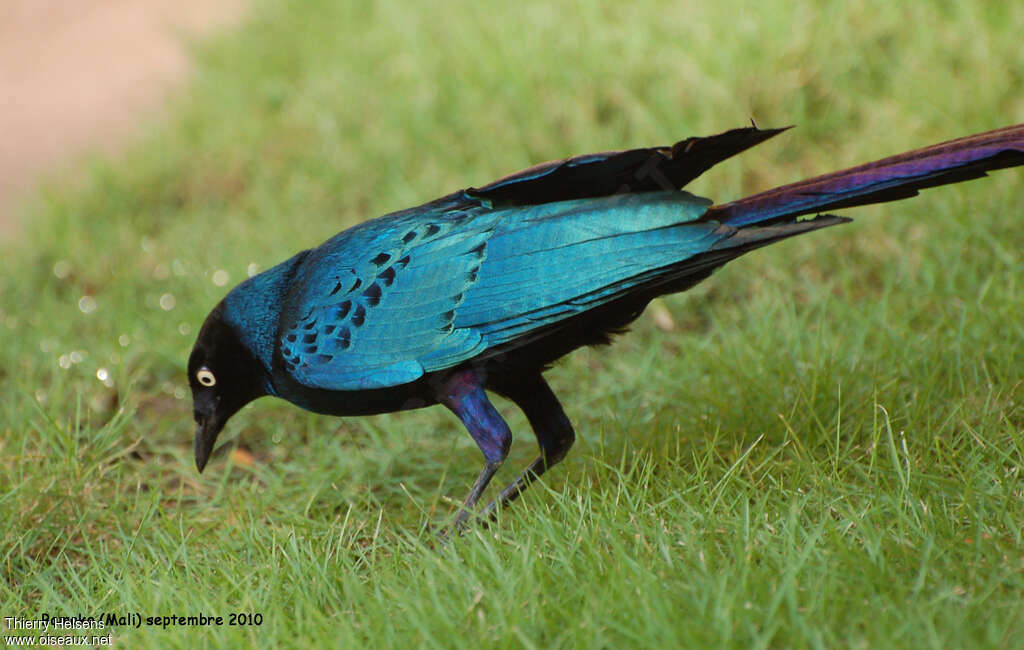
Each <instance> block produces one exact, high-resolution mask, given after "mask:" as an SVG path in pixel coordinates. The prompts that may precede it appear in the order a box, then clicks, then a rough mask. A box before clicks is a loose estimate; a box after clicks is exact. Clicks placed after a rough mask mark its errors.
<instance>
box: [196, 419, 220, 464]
mask: <svg viewBox="0 0 1024 650" xmlns="http://www.w3.org/2000/svg"><path fill="white" fill-rule="evenodd" d="M222 426H223V425H222V424H221V423H220V422H218V421H217V420H215V419H214V418H208V419H204V420H199V424H198V425H197V426H196V442H195V452H196V469H198V470H199V471H200V473H202V471H203V468H204V467H206V461H208V460H209V459H210V453H211V452H212V451H213V444H214V443H215V442H217V434H219V433H220V430H221V428H222Z"/></svg>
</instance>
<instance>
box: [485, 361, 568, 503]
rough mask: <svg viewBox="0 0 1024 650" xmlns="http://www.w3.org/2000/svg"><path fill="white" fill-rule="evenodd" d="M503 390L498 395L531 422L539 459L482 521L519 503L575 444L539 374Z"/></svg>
mask: <svg viewBox="0 0 1024 650" xmlns="http://www.w3.org/2000/svg"><path fill="white" fill-rule="evenodd" d="M502 389H503V390H501V391H500V392H502V393H503V394H504V395H505V396H506V397H508V398H509V399H511V400H512V401H513V402H515V403H516V404H517V405H518V406H519V408H520V409H522V411H523V413H524V414H525V415H526V419H527V420H529V421H530V426H531V427H532V428H533V432H534V434H535V435H536V436H537V445H538V446H539V447H540V455H539V456H537V458H535V459H534V460H533V462H532V463H530V465H529V466H528V467H527V468H526V469H525V470H524V471H523V473H522V474H520V475H519V477H518V478H517V479H516V480H514V481H512V482H511V483H509V484H508V485H506V486H505V489H503V490H502V491H501V494H500V495H499V496H498V498H497V499H495V500H494V501H491V503H490V504H488V506H487V507H486V508H485V509H484V511H483V513H482V515H483V516H482V517H481V518H482V519H483V520H484V521H489V520H490V519H493V518H494V515H495V512H496V511H497V509H498V508H502V507H504V506H506V505H508V504H509V503H511V502H513V501H515V500H516V499H518V498H519V495H520V494H522V493H523V491H524V490H526V488H528V487H529V486H530V484H531V483H533V482H534V481H536V480H537V479H538V478H539V477H540V475H541V474H543V473H544V472H546V471H547V470H549V469H550V468H552V467H554V466H555V465H556V464H558V462H559V461H561V460H562V459H563V458H565V456H566V454H568V453H569V449H570V448H571V447H572V445H573V442H575V440H576V433H575V432H574V431H573V429H572V423H570V422H569V418H568V417H566V415H565V411H563V410H562V405H561V404H559V402H558V398H557V397H555V394H554V393H553V392H551V387H550V386H548V383H547V382H546V381H544V377H542V376H541V375H540V373H537V374H536V375H535V376H533V377H531V378H529V379H527V380H524V381H521V382H517V383H516V385H514V386H503V387H502Z"/></svg>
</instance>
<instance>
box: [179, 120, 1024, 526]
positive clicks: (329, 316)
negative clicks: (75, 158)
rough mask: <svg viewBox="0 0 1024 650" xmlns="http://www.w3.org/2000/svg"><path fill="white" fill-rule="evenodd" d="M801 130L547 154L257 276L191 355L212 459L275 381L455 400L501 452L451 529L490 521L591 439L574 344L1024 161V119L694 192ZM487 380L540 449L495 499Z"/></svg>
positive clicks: (300, 400)
mask: <svg viewBox="0 0 1024 650" xmlns="http://www.w3.org/2000/svg"><path fill="white" fill-rule="evenodd" d="M788 128H790V127H785V128H777V129H762V128H759V127H757V125H756V124H754V123H753V122H751V126H749V127H742V128H736V129H732V130H728V131H725V132H723V133H719V134H717V135H712V136H707V137H690V138H687V139H684V140H681V141H679V142H676V143H675V144H673V145H671V146H657V147H648V148H639V149H628V150H621V151H610V152H603V153H593V154H587V155H581V156H576V157H572V158H566V159H563V160H558V161H553V162H548V163H543V164H540V165H536V166H533V167H530V168H528V169H525V170H522V171H519V172H516V173H513V174H511V175H509V176H505V177H503V178H500V179H498V180H496V181H493V182H491V183H489V184H487V185H484V186H482V187H469V188H467V189H463V190H459V191H456V192H453V193H451V194H448V195H447V196H444V197H442V198H439V199H436V200H433V201H430V202H428V203H424V204H423V205H420V206H418V207H413V208H409V209H405V210H401V211H398V212H394V213H391V214H387V215H385V216H382V217H378V218H376V219H371V220H369V221H365V222H363V223H360V224H358V225H356V226H354V227H351V228H348V229H347V230H343V231H341V232H340V233H338V234H337V235H335V236H333V237H331V238H330V239H328V240H327V241H326V242H324V243H322V244H320V245H319V246H317V247H316V248H311V249H307V250H303V251H301V252H299V253H297V254H295V255H294V256H292V257H291V258H289V259H287V260H285V261H284V262H281V263H280V264H277V265H276V266H274V267H272V268H270V269H268V270H266V271H264V272H262V273H259V274H257V275H254V276H252V277H250V278H248V279H246V280H245V281H243V282H242V283H240V284H239V285H237V286H236V287H234V288H233V289H231V291H230V292H229V293H227V295H226V296H225V297H224V298H223V299H222V300H221V301H220V302H219V303H218V304H217V305H216V306H215V307H214V308H213V309H212V311H211V312H210V313H209V315H208V316H207V318H206V320H205V322H204V323H203V325H202V327H201V328H200V330H199V333H198V336H197V339H196V342H195V345H194V347H193V349H192V352H191V355H190V356H189V360H188V380H189V385H190V388H191V392H192V400H193V415H194V419H195V421H196V434H195V439H194V453H195V462H196V467H197V468H198V470H199V472H202V471H203V469H204V467H205V466H206V464H207V460H208V459H209V458H210V454H211V452H212V451H213V448H214V445H215V442H216V440H217V436H218V434H219V433H220V432H221V430H222V429H223V428H224V425H225V423H226V422H227V421H228V420H229V418H231V416H232V415H234V414H235V413H236V412H237V411H238V410H239V409H240V408H242V407H243V406H244V405H246V404H248V403H249V402H251V401H253V400H255V399H257V398H259V397H263V396H273V397H277V398H281V399H284V400H286V401H288V402H291V403H292V404H294V405H296V406H298V407H300V408H303V409H306V410H309V411H313V412H316V413H322V414H327V415H333V416H364V415H372V414H380V413H387V412H397V411H405V410H410V409H417V408H423V407H429V406H433V405H438V404H440V405H443V406H444V407H446V408H447V409H448V410H450V411H451V412H452V413H454V415H455V416H456V417H457V418H458V419H459V420H460V421H461V422H462V424H463V425H464V427H465V428H466V430H467V431H468V433H469V435H470V436H471V437H472V438H473V440H474V441H475V442H476V444H477V446H478V447H479V449H480V452H481V453H482V454H483V468H482V469H481V470H480V473H479V475H478V477H477V479H476V481H475V482H474V483H473V485H472V487H471V489H470V491H469V495H468V496H467V497H466V499H465V500H464V501H463V502H462V506H461V508H459V510H458V511H457V514H456V515H455V517H454V521H453V523H452V524H451V528H452V529H453V530H463V529H465V528H466V527H467V526H468V525H469V523H470V522H471V518H472V521H480V522H488V521H490V520H491V519H492V518H493V516H494V514H495V513H496V511H497V510H498V509H500V508H502V507H504V506H505V505H507V504H509V503H510V502H512V501H513V500H515V499H516V498H517V497H519V496H520V495H521V494H522V493H523V491H524V490H526V489H527V487H528V486H529V485H530V484H531V483H532V482H534V481H536V480H537V479H538V478H539V477H540V476H542V475H543V474H544V472H545V471H547V470H549V469H550V468H551V467H553V466H554V465H556V464H557V463H558V462H559V461H561V460H562V459H563V458H565V456H566V454H567V453H568V452H569V449H570V448H571V447H572V445H573V442H574V441H575V438H576V434H575V431H574V429H573V426H572V423H571V422H570V421H569V418H568V417H567V416H566V414H565V412H564V410H563V408H562V405H561V403H560V402H559V400H558V398H557V397H556V396H555V394H554V393H553V392H552V390H551V387H550V386H549V385H548V383H547V382H546V381H545V379H544V376H543V375H544V373H545V371H546V370H547V369H549V368H550V367H551V365H552V364H553V363H554V362H555V361H557V360H558V359H559V358H561V357H563V356H565V355H566V354H568V353H570V352H572V351H573V350H576V349H577V348H580V347H583V346H594V345H601V344H606V343H608V342H609V341H610V340H611V338H612V337H613V336H615V335H617V334H620V333H622V332H624V331H625V330H626V329H627V328H628V326H629V325H630V323H632V322H633V321H634V320H635V319H636V318H637V317H639V316H640V314H641V313H642V312H643V311H644V309H645V307H646V306H647V304H648V303H649V302H650V301H651V300H652V299H654V298H656V297H658V296H662V295H665V294H672V293H677V292H682V291H686V290H687V289H690V288H691V287H693V286H694V285H696V284H697V283H699V282H701V281H703V280H705V279H707V278H708V277H709V276H710V275H711V274H712V273H713V272H714V271H715V270H716V269H718V268H719V267H721V266H722V265H724V264H725V263H727V262H729V261H731V260H733V259H735V258H737V257H740V256H741V255H744V254H746V253H748V252H750V251H752V250H755V249H757V248H761V247H762V246H767V245H769V244H774V243H776V242H779V241H782V240H784V239H788V238H789V237H793V236H795V235H802V234H804V233H809V232H812V231H815V230H820V229H822V228H827V227H830V226H835V225H839V224H842V223H846V222H848V221H850V219H848V218H846V217H842V216H837V215H834V214H832V212H831V211H833V210H837V209H841V208H850V207H854V206H860V205H866V204H871V203H880V202H887V201H894V200H898V199H905V198H908V197H912V196H915V195H917V193H918V191H919V190H921V189H923V188H928V187H933V186H937V185H944V184H948V183H957V182H960V181H965V180H969V179H975V178H979V177H982V176H985V175H986V172H987V171H990V170H995V169H1000V168H1005V167H1013V166H1017V165H1022V164H1024V124H1018V125H1015V126H1008V127H1005V128H1001V129H997V130H994V131H988V132H985V133H979V134H976V135H971V136H967V137H962V138H959V139H955V140H950V141H948V142H944V143H941V144H937V145H934V146H930V147H926V148H922V149H916V150H913V151H910V152H907V153H903V154H900V155H896V156H892V157H889V158H885V159H882V160H878V161H876V162H872V163H867V164H864V165H859V166H856V167H852V168H849V169H845V170H842V171H837V172H833V173H830V174H826V175H823V176H818V177H814V178H810V179H808V180H803V181H800V182H796V183H792V184H788V185H783V186H780V187H776V188H774V189H770V190H767V191H764V192H761V193H757V194H754V195H751V196H747V197H745V198H741V199H738V200H735V201H731V202H727V203H721V204H719V203H714V202H713V201H711V200H710V199H706V198H703V197H699V196H695V195H693V194H691V193H689V192H687V191H685V190H683V189H682V188H683V187H684V186H685V185H686V184H687V183H689V182H690V181H692V180H693V179H695V178H696V177H697V176H699V175H701V174H702V173H703V172H705V171H707V170H708V169H710V168H711V167H712V166H714V165H716V164H718V163H720V162H722V161H723V160H725V159H727V158H730V157H731V156H734V155H736V154H738V153H741V152H743V151H745V150H746V149H749V148H750V147H752V146H754V145H757V144H760V143H762V142H764V141H765V140H768V139H769V138H772V137H774V136H777V135H778V134H780V133H782V132H783V131H785V130H786V129H788ZM489 393H490V394H497V395H501V396H503V397H505V398H507V399H509V400H511V401H512V402H513V403H515V404H516V405H517V406H518V408H519V409H521V410H522V412H523V413H524V414H525V416H526V419H527V422H528V423H529V426H530V427H531V428H532V430H533V433H534V435H535V436H536V439H537V445H538V447H539V453H538V455H537V457H536V458H535V459H534V460H533V461H532V462H531V463H529V465H528V466H527V467H526V468H525V469H524V470H523V471H522V472H521V473H520V474H519V475H518V477H517V478H516V479H515V480H513V481H512V482H511V483H509V484H508V485H507V486H505V487H504V489H502V490H501V492H500V493H499V494H498V495H497V496H496V497H495V498H494V499H493V500H492V501H490V503H489V504H488V505H487V506H486V507H484V508H482V509H480V512H477V504H478V501H479V500H480V498H481V496H482V495H483V493H484V492H485V490H486V488H487V487H488V485H489V484H490V482H491V479H492V478H493V476H494V474H495V472H496V471H497V470H498V468H499V467H500V466H501V465H502V463H503V462H504V461H505V459H506V456H507V455H508V452H509V447H510V445H511V443H512V431H511V429H510V428H509V426H508V424H507V423H506V421H505V419H504V418H503V417H502V415H501V414H500V413H499V412H498V410H497V409H495V407H494V405H493V404H492V402H491V400H490V397H489V396H488V394H489ZM483 525H486V523H485V524H483Z"/></svg>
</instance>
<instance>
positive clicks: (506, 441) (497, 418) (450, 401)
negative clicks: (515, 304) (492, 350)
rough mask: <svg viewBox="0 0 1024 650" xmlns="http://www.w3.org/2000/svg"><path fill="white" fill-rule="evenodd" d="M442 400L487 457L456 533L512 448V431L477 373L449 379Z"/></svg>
mask: <svg viewBox="0 0 1024 650" xmlns="http://www.w3.org/2000/svg"><path fill="white" fill-rule="evenodd" d="M439 397H440V401H441V403H442V404H444V405H445V406H447V407H448V408H449V409H450V410H451V411H452V413H454V414H455V415H456V416H457V417H458V418H459V419H460V420H461V421H462V423H463V424H464V425H465V426H466V429H468V430H469V434H470V435H471V436H473V440H475V441H476V444H477V446H478V447H480V451H482V452H483V454H484V460H485V462H484V468H483V469H482V470H481V471H480V475H479V476H478V477H477V479H476V482H475V483H473V488H472V489H471V490H470V491H469V496H468V497H466V501H465V503H464V504H463V506H462V510H461V511H459V514H458V516H457V517H456V518H455V522H454V524H452V528H453V530H456V531H457V530H460V529H462V528H463V527H464V526H465V524H466V520H467V519H469V516H470V515H471V514H472V512H473V508H474V507H475V506H476V503H477V501H479V500H480V495H481V494H483V492H484V490H486V489H487V485H488V484H489V483H490V482H491V479H492V478H494V473H495V472H497V471H498V468H499V467H501V464H502V463H503V462H505V458H506V457H507V456H508V450H509V447H511V446H512V432H511V431H510V430H509V428H508V424H506V423H505V420H504V419H503V418H502V417H501V414H500V413H498V410H497V409H495V408H494V405H492V404H491V402H490V400H488V399H487V394H486V393H485V392H484V387H483V378H482V376H481V374H480V373H479V372H477V371H475V370H472V369H468V370H463V371H460V372H458V373H455V374H454V375H452V376H450V377H449V378H448V379H447V380H446V381H445V382H444V384H443V385H442V386H441V391H440V396H439Z"/></svg>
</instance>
